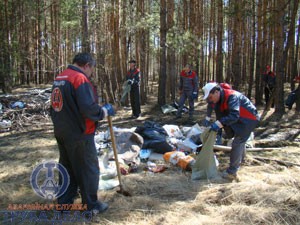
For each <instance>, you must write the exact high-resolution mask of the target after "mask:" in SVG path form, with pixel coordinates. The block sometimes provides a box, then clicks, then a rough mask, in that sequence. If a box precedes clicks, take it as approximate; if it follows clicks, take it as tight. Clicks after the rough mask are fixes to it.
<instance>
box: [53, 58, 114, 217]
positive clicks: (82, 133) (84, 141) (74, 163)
mask: <svg viewBox="0 0 300 225" xmlns="http://www.w3.org/2000/svg"><path fill="white" fill-rule="evenodd" d="M94 68H95V60H94V59H93V58H92V56H91V54H89V53H79V54H77V55H76V56H75V57H74V59H73V64H72V65H69V66H68V68H67V69H65V70H64V71H63V72H62V73H60V74H59V75H57V77H56V78H55V80H54V82H53V87H52V94H51V109H50V114H51V119H52V121H53V125H54V135H55V138H56V141H57V144H58V148H59V163H60V164H62V165H63V166H64V167H65V168H66V169H67V171H68V174H69V177H70V183H69V186H68V188H67V190H66V192H65V193H64V194H63V195H62V196H60V197H58V200H57V201H58V204H73V202H74V198H75V197H76V196H77V193H78V188H79V189H80V194H81V198H82V204H86V205H87V209H88V210H91V211H92V212H93V213H94V214H97V213H101V212H104V211H105V210H106V209H107V208H108V204H107V203H104V202H100V201H98V197H97V191H98V184H99V175H100V171H99V164H98V157H97V151H96V147H95V141H94V135H95V130H96V127H97V121H98V120H102V119H104V118H106V116H108V115H109V116H113V115H114V109H113V107H112V106H111V105H110V104H105V105H103V106H99V105H98V103H97V96H96V93H95V90H94V87H93V85H92V83H91V82H90V77H91V76H92V74H93V72H94ZM62 182H63V181H62V177H61V176H60V177H59V184H62Z"/></svg>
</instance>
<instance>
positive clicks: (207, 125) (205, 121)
mask: <svg viewBox="0 0 300 225" xmlns="http://www.w3.org/2000/svg"><path fill="white" fill-rule="evenodd" d="M202 124H203V126H205V127H209V126H210V121H209V120H207V119H205V120H203V121H202Z"/></svg>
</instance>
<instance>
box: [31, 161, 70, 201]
mask: <svg viewBox="0 0 300 225" xmlns="http://www.w3.org/2000/svg"><path fill="white" fill-rule="evenodd" d="M58 177H61V184H59V183H58V182H57V180H58ZM30 184H31V187H32V189H33V190H34V192H35V193H36V194H37V195H39V196H40V197H42V198H45V199H49V200H52V199H55V198H58V197H60V196H62V195H63V194H64V193H65V192H66V190H67V188H68V186H69V184H70V177H69V174H68V171H67V170H66V168H65V167H64V166H63V165H61V164H60V163H57V162H54V161H47V162H43V163H40V164H38V165H37V166H36V167H35V168H34V169H33V171H32V173H31V176H30Z"/></svg>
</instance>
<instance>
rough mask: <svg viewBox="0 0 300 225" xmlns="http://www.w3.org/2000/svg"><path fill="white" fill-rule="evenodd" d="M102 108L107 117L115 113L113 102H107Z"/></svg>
mask: <svg viewBox="0 0 300 225" xmlns="http://www.w3.org/2000/svg"><path fill="white" fill-rule="evenodd" d="M102 110H103V112H104V115H105V117H107V116H114V115H115V110H114V108H113V107H112V105H111V104H108V103H106V104H105V105H103V106H102Z"/></svg>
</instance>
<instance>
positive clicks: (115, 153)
mask: <svg viewBox="0 0 300 225" xmlns="http://www.w3.org/2000/svg"><path fill="white" fill-rule="evenodd" d="M107 121H108V126H109V131H110V137H111V143H112V148H113V152H114V157H115V162H116V167H117V174H118V180H119V186H120V189H122V183H121V172H120V165H119V159H118V154H117V147H116V140H115V134H114V130H113V125H112V119H111V116H107Z"/></svg>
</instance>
